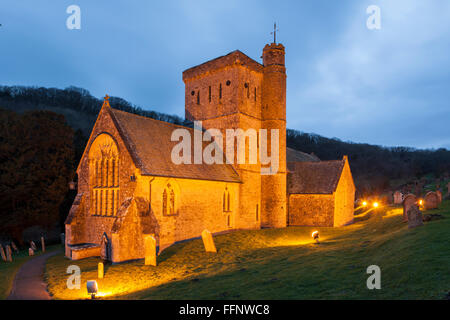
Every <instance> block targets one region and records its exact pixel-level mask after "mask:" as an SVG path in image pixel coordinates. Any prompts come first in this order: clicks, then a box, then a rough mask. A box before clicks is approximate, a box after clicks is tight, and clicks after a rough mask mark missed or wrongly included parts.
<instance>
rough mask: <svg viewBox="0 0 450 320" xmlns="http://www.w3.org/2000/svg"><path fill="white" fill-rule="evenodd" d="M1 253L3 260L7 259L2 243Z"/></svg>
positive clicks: (0, 246)
mask: <svg viewBox="0 0 450 320" xmlns="http://www.w3.org/2000/svg"><path fill="white" fill-rule="evenodd" d="M0 254H1V255H2V259H3V261H6V255H5V250H4V249H3V246H2V245H1V244H0Z"/></svg>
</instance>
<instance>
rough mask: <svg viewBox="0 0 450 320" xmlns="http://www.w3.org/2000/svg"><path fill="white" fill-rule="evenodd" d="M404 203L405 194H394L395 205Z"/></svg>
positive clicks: (397, 192) (396, 192)
mask: <svg viewBox="0 0 450 320" xmlns="http://www.w3.org/2000/svg"><path fill="white" fill-rule="evenodd" d="M402 202H403V193H401V192H400V191H395V192H394V204H401V203H402Z"/></svg>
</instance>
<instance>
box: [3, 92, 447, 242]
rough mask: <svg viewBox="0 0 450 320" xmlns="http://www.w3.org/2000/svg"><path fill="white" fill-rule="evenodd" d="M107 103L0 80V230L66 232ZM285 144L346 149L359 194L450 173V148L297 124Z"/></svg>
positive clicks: (114, 100) (329, 153) (325, 154)
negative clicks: (83, 161)
mask: <svg viewBox="0 0 450 320" xmlns="http://www.w3.org/2000/svg"><path fill="white" fill-rule="evenodd" d="M102 103H103V101H102V100H101V99H97V98H95V97H93V96H92V95H91V94H90V93H89V91H87V90H85V89H81V88H76V87H69V88H66V89H56V88H42V87H39V88H38V87H22V86H12V87H8V86H0V236H6V237H11V238H13V239H15V240H17V241H18V242H21V241H22V239H23V237H22V233H23V231H24V230H25V229H26V228H28V227H32V226H35V225H39V226H42V227H44V228H46V229H50V228H53V229H55V228H56V229H59V230H58V231H57V232H59V231H63V228H62V227H63V221H64V218H65V217H66V216H67V214H68V211H69V208H70V206H71V203H72V201H73V198H74V196H75V194H74V192H70V191H69V190H68V182H69V181H70V180H71V179H73V178H74V175H75V169H76V166H77V164H78V161H79V160H80V157H81V154H82V152H83V150H84V148H85V145H86V142H87V137H88V136H89V134H90V132H91V130H92V126H93V124H94V121H95V119H96V117H97V115H98V112H99V110H100V108H101V106H102ZM110 104H111V106H112V107H114V108H116V109H120V110H123V111H127V112H131V113H134V114H138V115H141V116H146V117H151V118H154V119H157V120H162V121H166V122H171V123H175V124H179V125H186V126H192V123H190V122H189V121H186V120H184V119H182V118H181V117H178V116H173V115H167V114H164V113H159V112H155V111H147V110H143V109H142V108H140V107H138V106H135V105H133V104H131V103H129V102H128V101H126V100H124V99H122V98H118V97H111V98H110ZM5 109H6V110H5ZM13 111H17V112H13ZM287 145H288V146H289V147H291V148H294V149H297V150H300V151H303V152H308V153H314V154H316V155H317V156H318V157H319V158H320V159H322V160H334V159H341V158H342V157H343V155H348V156H349V159H350V165H351V169H352V172H353V176H354V179H355V183H356V185H357V189H358V193H359V194H373V193H375V192H376V193H381V192H383V191H386V190H388V189H389V188H390V187H392V186H391V185H390V183H391V182H392V181H393V180H399V181H402V180H404V181H408V180H411V179H415V178H416V177H421V176H424V175H427V174H433V175H435V176H442V175H443V174H447V175H448V172H450V151H448V150H446V149H438V150H416V149H413V148H405V147H393V148H386V147H381V146H375V145H369V144H360V143H352V142H343V141H341V140H339V139H329V138H325V137H322V136H319V135H315V134H308V133H303V132H299V131H296V130H288V131H287ZM55 225H56V227H55ZM0 240H1V239H0Z"/></svg>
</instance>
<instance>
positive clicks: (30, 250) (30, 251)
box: [28, 248, 34, 256]
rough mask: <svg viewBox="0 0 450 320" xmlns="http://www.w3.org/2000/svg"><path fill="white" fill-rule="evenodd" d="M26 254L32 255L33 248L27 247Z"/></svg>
mask: <svg viewBox="0 0 450 320" xmlns="http://www.w3.org/2000/svg"><path fill="white" fill-rule="evenodd" d="M28 255H29V256H34V250H33V249H32V248H28Z"/></svg>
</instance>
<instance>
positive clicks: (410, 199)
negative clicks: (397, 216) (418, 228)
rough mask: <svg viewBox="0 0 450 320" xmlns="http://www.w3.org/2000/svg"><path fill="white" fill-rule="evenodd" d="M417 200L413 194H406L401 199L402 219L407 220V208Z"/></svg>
mask: <svg viewBox="0 0 450 320" xmlns="http://www.w3.org/2000/svg"><path fill="white" fill-rule="evenodd" d="M416 202H417V199H416V196H415V195H413V194H408V195H407V196H406V197H405V198H404V199H403V221H408V210H409V208H411V206H415V205H416Z"/></svg>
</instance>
